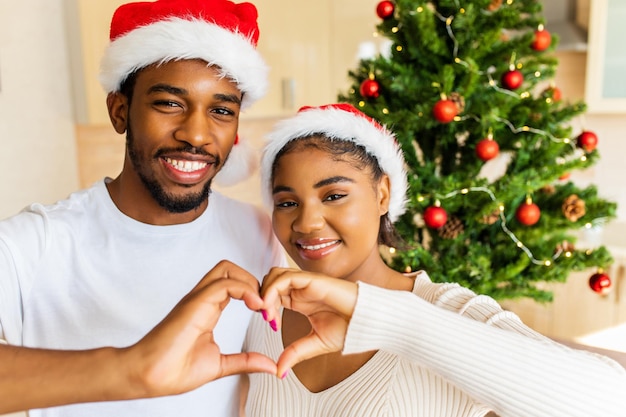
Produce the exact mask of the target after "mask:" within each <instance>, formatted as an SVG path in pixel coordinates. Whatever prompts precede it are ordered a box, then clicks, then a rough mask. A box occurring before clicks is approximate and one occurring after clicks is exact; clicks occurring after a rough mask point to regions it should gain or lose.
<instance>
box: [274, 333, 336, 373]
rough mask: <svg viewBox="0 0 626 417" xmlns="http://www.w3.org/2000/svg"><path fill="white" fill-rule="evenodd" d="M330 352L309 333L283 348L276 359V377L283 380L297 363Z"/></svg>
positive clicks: (318, 339) (313, 334) (315, 336)
mask: <svg viewBox="0 0 626 417" xmlns="http://www.w3.org/2000/svg"><path fill="white" fill-rule="evenodd" d="M328 352H330V350H329V349H328V348H327V347H326V346H325V345H324V344H323V343H322V341H321V340H320V338H319V337H318V336H317V335H316V334H315V333H313V332H311V333H309V334H308V335H307V336H304V337H302V338H300V339H298V340H296V341H295V342H293V343H292V344H290V345H289V346H287V347H286V348H285V350H284V351H283V353H282V354H281V355H280V357H279V358H278V362H277V363H276V364H277V373H276V375H277V376H278V377H280V378H283V377H284V376H285V375H286V373H287V372H288V371H289V370H290V369H291V368H293V367H294V366H295V365H297V364H298V363H300V362H302V361H305V360H307V359H310V358H314V357H316V356H319V355H322V354H324V353H328Z"/></svg>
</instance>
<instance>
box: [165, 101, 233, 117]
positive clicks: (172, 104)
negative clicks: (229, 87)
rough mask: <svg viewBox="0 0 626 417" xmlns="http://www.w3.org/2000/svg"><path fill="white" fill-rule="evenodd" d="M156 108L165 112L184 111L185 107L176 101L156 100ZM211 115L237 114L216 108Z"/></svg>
mask: <svg viewBox="0 0 626 417" xmlns="http://www.w3.org/2000/svg"><path fill="white" fill-rule="evenodd" d="M154 106H155V107H159V108H161V109H164V110H174V109H182V108H184V106H183V105H182V104H181V103H179V102H177V101H174V100H156V101H155V102H154ZM210 112H211V113H213V114H216V115H218V116H234V115H236V112H235V111H234V110H232V109H229V108H228V107H215V108H212V109H211V110H210Z"/></svg>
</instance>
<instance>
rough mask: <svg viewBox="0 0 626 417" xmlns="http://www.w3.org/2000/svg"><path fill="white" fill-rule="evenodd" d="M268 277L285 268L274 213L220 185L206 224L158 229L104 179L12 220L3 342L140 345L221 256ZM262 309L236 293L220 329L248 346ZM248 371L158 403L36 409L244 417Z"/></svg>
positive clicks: (2, 282) (1, 254)
mask: <svg viewBox="0 0 626 417" xmlns="http://www.w3.org/2000/svg"><path fill="white" fill-rule="evenodd" d="M222 259H228V260H230V261H232V262H234V263H236V264H238V265H240V266H242V267H243V268H245V269H246V270H248V271H249V272H251V273H252V274H253V275H255V276H256V277H257V278H258V279H259V280H261V279H262V278H263V276H264V274H266V273H267V272H268V270H269V269H270V267H271V266H275V265H285V258H284V254H283V251H282V248H281V247H280V245H279V243H278V242H277V240H276V239H275V238H274V236H273V233H272V229H271V224H270V221H269V218H268V217H267V216H266V215H265V214H264V213H263V212H262V211H261V210H260V209H258V208H255V207H253V206H251V205H248V204H245V203H242V202H238V201H235V200H232V199H229V198H227V197H225V196H223V195H221V194H219V193H217V192H213V193H212V194H211V195H210V197H209V205H208V208H207V209H206V210H205V212H204V213H203V214H202V215H201V216H200V217H199V218H197V219H196V220H194V221H192V222H190V223H186V224H180V225H172V226H154V225H148V224H145V223H140V222H138V221H136V220H133V219H132V218H130V217H127V216H126V215H124V214H123V213H121V212H120V211H119V210H118V209H117V207H116V206H115V204H114V203H113V201H112V200H111V198H110V196H109V194H108V191H107V189H106V186H105V182H104V181H100V182H98V183H96V184H94V185H93V186H92V187H91V188H89V189H86V190H82V191H78V192H76V193H74V194H72V195H71V196H69V198H68V199H66V200H63V201H60V202H58V203H56V204H54V205H51V206H43V205H40V204H34V205H31V206H30V207H28V208H27V209H25V210H24V211H23V212H21V213H19V214H18V215H16V216H14V217H12V218H9V219H7V220H5V221H2V222H0V271H1V273H0V339H5V340H6V341H7V342H8V343H9V344H13V345H23V346H28V347H45V348H52V349H88V348H94V347H101V346H118V347H122V346H128V345H131V344H133V343H135V342H137V341H138V340H139V339H140V338H141V337H142V336H144V335H145V334H146V333H147V332H148V331H149V330H151V329H152V328H153V327H154V325H156V324H157V323H158V322H160V321H161V320H162V319H163V318H164V317H165V316H166V314H167V313H169V312H170V311H171V309H172V308H173V307H174V306H175V305H176V304H177V303H178V302H179V301H180V300H181V298H182V297H183V296H184V295H185V294H187V293H188V292H189V291H190V290H191V289H192V288H193V287H194V286H195V284H196V283H197V282H198V281H199V280H200V279H201V278H202V277H203V276H204V275H205V274H206V273H207V272H208V271H209V270H210V269H211V268H212V267H213V266H214V265H215V264H216V263H217V262H219V261H220V260H222ZM251 316H252V312H250V311H249V310H248V309H247V308H246V307H245V305H244V304H243V302H241V301H232V302H231V303H229V305H228V307H227V308H226V310H225V311H224V313H223V314H222V317H221V319H220V321H219V323H218V325H217V327H216V329H215V337H216V341H217V343H218V345H219V346H220V348H221V350H222V352H224V353H229V352H239V351H240V350H241V346H242V343H243V339H244V335H245V332H246V328H247V326H248V322H249V320H250V318H251ZM238 382H239V378H238V377H236V376H233V377H228V378H223V379H220V380H217V381H214V382H211V383H209V384H207V385H205V386H203V387H201V388H199V389H197V390H195V391H192V392H190V393H186V394H182V395H178V396H171V397H164V398H157V399H148V400H134V401H122V402H110V403H93V404H78V405H70V406H64V407H56V408H50V409H46V410H33V411H31V412H30V415H31V416H36V417H39V416H41V417H53V416H55V417H56V416H58V417H61V416H63V417H70V416H76V417H78V416H80V417H85V416H107V417H111V416H115V417H123V416H141V417H146V416H150V417H158V416H168V417H171V416H185V417H191V416H198V417H199V416H203V417H206V416H232V415H236V413H237V409H238V403H239V393H238V389H237V386H238Z"/></svg>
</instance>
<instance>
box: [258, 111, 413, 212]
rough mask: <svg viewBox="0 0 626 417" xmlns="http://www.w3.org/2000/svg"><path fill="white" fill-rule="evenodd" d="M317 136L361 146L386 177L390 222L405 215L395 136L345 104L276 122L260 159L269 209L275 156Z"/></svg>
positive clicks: (402, 170) (402, 172)
mask: <svg viewBox="0 0 626 417" xmlns="http://www.w3.org/2000/svg"><path fill="white" fill-rule="evenodd" d="M316 134H318V135H324V136H327V137H329V138H331V139H339V140H345V141H350V142H354V143H356V144H357V145H361V146H363V147H364V148H365V150H366V151H367V152H368V153H369V154H370V155H372V156H374V157H375V158H376V160H377V161H378V164H379V166H380V168H381V169H382V171H383V172H384V173H385V174H387V175H388V176H389V180H390V183H391V195H390V201H389V219H390V220H391V221H392V222H395V221H396V220H397V219H398V218H399V217H400V216H401V215H402V214H403V213H404V212H405V210H406V202H407V200H406V192H407V187H408V183H407V174H406V170H405V164H404V156H403V154H402V150H401V149H400V147H399V145H398V143H397V142H396V140H395V136H394V135H393V133H392V132H390V131H389V130H387V129H386V128H385V127H384V126H382V125H381V124H380V123H378V122H376V121H375V120H374V119H372V118H370V117H369V116H367V115H365V114H364V113H363V112H361V111H359V110H358V109H356V108H355V107H354V106H352V105H350V104H347V103H336V104H327V105H324V106H318V107H309V106H305V107H302V108H301V109H300V110H299V111H298V113H297V114H296V115H295V116H293V117H291V118H289V119H285V120H282V121H281V122H279V123H278V124H277V125H276V128H275V129H274V130H273V131H272V132H270V133H269V134H268V135H267V138H266V144H265V147H264V149H263V155H262V157H261V187H262V190H261V191H262V194H263V199H264V201H265V204H267V206H268V207H269V208H271V207H272V206H273V200H272V184H271V179H272V178H271V177H272V166H273V164H274V160H275V159H276V155H278V153H279V152H280V151H281V149H283V148H284V147H285V145H286V144H287V143H289V142H291V141H293V140H297V139H300V138H303V137H307V136H312V135H316Z"/></svg>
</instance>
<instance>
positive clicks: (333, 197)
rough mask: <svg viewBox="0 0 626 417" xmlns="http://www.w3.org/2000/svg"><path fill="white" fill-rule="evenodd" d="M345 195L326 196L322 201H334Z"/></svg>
mask: <svg viewBox="0 0 626 417" xmlns="http://www.w3.org/2000/svg"><path fill="white" fill-rule="evenodd" d="M346 195H347V194H330V195H328V196H326V198H325V199H324V201H336V200H340V199H342V198H344V197H345V196H346Z"/></svg>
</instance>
